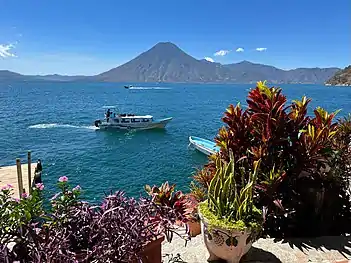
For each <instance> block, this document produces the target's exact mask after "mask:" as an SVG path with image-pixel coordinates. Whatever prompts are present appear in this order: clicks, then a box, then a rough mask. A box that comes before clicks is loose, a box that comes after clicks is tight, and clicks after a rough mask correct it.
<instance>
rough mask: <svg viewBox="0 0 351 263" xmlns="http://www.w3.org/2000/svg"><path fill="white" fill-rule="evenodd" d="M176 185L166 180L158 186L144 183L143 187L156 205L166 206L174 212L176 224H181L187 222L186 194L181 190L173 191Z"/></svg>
mask: <svg viewBox="0 0 351 263" xmlns="http://www.w3.org/2000/svg"><path fill="white" fill-rule="evenodd" d="M175 187H176V185H175V184H173V185H170V184H169V183H168V182H165V183H163V184H161V186H160V187H158V186H156V185H154V186H153V187H151V186H149V185H145V187H144V189H145V191H146V192H147V193H148V195H150V196H151V200H152V202H153V203H155V204H156V205H158V206H161V207H168V208H171V209H173V210H174V211H175V213H176V225H179V226H182V225H183V223H186V222H187V213H188V212H187V210H186V202H187V200H186V195H184V194H183V193H182V192H181V191H175Z"/></svg>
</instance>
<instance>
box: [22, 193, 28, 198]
mask: <svg viewBox="0 0 351 263" xmlns="http://www.w3.org/2000/svg"><path fill="white" fill-rule="evenodd" d="M21 196H22V198H28V197H29V195H28V194H27V193H23V194H21Z"/></svg>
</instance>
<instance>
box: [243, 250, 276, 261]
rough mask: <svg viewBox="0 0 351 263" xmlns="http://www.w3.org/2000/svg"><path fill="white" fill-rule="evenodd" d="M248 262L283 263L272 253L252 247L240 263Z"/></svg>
mask: <svg viewBox="0 0 351 263" xmlns="http://www.w3.org/2000/svg"><path fill="white" fill-rule="evenodd" d="M247 262H270V263H282V262H281V260H280V259H279V258H277V257H276V256H275V255H274V254H272V253H271V252H268V251H266V250H263V249H260V248H255V247H252V248H251V249H250V250H249V252H247V254H246V255H244V256H243V257H242V259H241V261H240V263H247Z"/></svg>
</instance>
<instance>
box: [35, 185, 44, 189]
mask: <svg viewBox="0 0 351 263" xmlns="http://www.w3.org/2000/svg"><path fill="white" fill-rule="evenodd" d="M35 187H36V188H37V189H39V190H40V191H43V190H44V184H43V183H39V184H36V185H35Z"/></svg>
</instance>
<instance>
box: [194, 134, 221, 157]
mask: <svg viewBox="0 0 351 263" xmlns="http://www.w3.org/2000/svg"><path fill="white" fill-rule="evenodd" d="M189 141H190V144H191V145H192V146H194V148H195V149H197V150H198V151H200V152H202V153H204V154H206V155H207V156H210V155H212V154H216V153H218V152H219V151H220V147H219V146H217V145H216V143H215V142H212V141H209V140H206V139H203V138H200V137H195V136H190V137H189Z"/></svg>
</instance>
